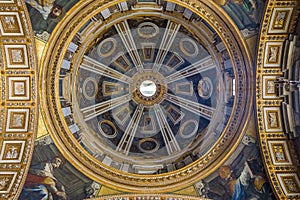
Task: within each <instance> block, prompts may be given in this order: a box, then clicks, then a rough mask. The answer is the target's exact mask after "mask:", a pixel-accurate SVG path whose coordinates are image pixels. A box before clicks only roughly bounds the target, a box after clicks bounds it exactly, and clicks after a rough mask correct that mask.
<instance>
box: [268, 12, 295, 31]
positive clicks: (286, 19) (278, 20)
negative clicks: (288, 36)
mask: <svg viewBox="0 0 300 200" xmlns="http://www.w3.org/2000/svg"><path fill="white" fill-rule="evenodd" d="M292 11H293V8H274V9H273V13H272V17H271V22H270V26H269V30H268V33H287V31H288V27H289V24H290V20H291V15H292Z"/></svg>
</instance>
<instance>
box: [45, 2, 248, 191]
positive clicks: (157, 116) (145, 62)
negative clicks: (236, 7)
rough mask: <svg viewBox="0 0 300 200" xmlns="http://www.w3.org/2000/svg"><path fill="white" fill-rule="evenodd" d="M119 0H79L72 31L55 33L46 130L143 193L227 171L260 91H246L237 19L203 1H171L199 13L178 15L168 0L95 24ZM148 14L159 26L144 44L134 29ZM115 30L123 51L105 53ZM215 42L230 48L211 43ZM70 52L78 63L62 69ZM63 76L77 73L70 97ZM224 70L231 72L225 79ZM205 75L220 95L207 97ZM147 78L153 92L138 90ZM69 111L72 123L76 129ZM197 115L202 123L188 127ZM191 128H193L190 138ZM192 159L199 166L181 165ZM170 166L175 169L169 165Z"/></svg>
mask: <svg viewBox="0 0 300 200" xmlns="http://www.w3.org/2000/svg"><path fill="white" fill-rule="evenodd" d="M118 2H121V1H114V2H111V3H107V4H104V3H103V2H98V1H92V0H89V1H83V2H80V3H79V4H78V5H77V6H76V7H75V8H74V10H73V12H72V13H70V15H68V16H66V18H65V19H63V20H62V22H61V23H60V26H59V27H64V28H63V29H59V30H58V29H57V30H56V31H55V32H54V34H53V35H52V37H51V38H50V41H49V48H48V51H47V53H46V54H47V55H46V56H45V60H43V69H42V78H41V79H40V80H43V81H41V90H42V92H43V95H42V96H45V97H46V98H45V99H42V109H43V111H44V112H43V113H44V115H45V119H46V120H47V121H46V123H47V127H48V128H49V131H50V133H51V135H52V137H53V140H54V142H55V143H56V145H57V146H58V148H59V149H60V151H61V152H62V154H63V155H64V156H65V157H66V158H67V159H68V160H69V161H70V162H71V163H72V164H73V165H74V166H75V167H76V168H80V169H81V171H82V172H83V173H84V174H86V175H87V176H88V177H90V178H92V179H93V180H95V181H98V182H105V183H106V184H108V185H110V186H112V187H117V188H118V189H120V190H124V191H135V192H144V188H145V187H147V191H152V192H165V191H172V190H176V189H178V188H181V187H184V186H188V185H190V184H191V183H193V182H196V181H198V180H199V179H202V178H204V177H206V176H208V175H209V174H210V173H211V172H213V171H214V170H215V169H216V168H217V167H219V166H220V165H221V164H222V163H223V162H224V161H225V160H226V159H227V158H228V157H229V156H230V154H231V153H232V152H233V151H234V149H235V148H236V146H237V143H238V141H239V140H241V138H242V133H243V131H244V129H245V127H244V126H245V124H246V123H245V121H247V119H248V117H249V109H250V107H251V104H252V90H251V89H249V88H246V87H248V86H249V85H250V84H249V82H250V81H251V80H252V79H251V78H252V72H251V71H248V68H247V65H249V64H250V62H249V57H248V54H247V53H245V52H247V51H246V49H245V45H244V43H243V41H242V39H241V38H240V35H239V34H238V33H233V32H232V30H230V29H229V28H227V27H232V24H231V23H230V21H223V19H226V18H225V17H224V18H223V19H222V18H220V14H221V15H223V14H224V13H222V11H220V10H218V9H217V8H216V7H214V6H213V5H212V4H211V3H206V2H205V1H199V2H194V3H193V5H189V4H185V3H183V1H179V0H178V1H175V0H174V1H171V2H172V3H175V4H176V3H178V4H179V5H181V6H183V8H184V9H187V8H188V9H190V10H191V11H193V12H194V15H193V17H196V19H194V20H192V19H190V21H188V20H186V17H185V16H181V17H179V16H180V15H179V13H182V12H179V11H178V12H177V11H176V10H174V11H171V12H165V11H164V10H166V7H167V6H168V3H170V1H168V2H166V1H163V2H162V4H161V5H160V6H162V7H165V9H156V8H153V9H150V8H149V7H145V8H143V9H144V10H143V12H139V11H137V10H135V9H129V10H127V11H125V12H122V13H111V16H110V17H108V18H106V19H104V18H99V19H98V21H97V22H95V20H94V19H97V16H98V15H99V14H100V13H101V11H103V10H104V9H105V8H108V7H110V6H113V5H114V4H116V3H118ZM128 5H129V4H128ZM139 6H140V5H139ZM185 7H186V8H185ZM214 10H218V11H220V12H219V13H218V14H216V13H215V11H214ZM145 15H146V16H147V22H151V23H153V24H155V25H156V26H158V27H159V28H158V33H157V34H152V35H153V36H152V37H149V38H146V40H144V39H145V38H144V37H143V36H142V35H140V36H138V35H139V34H135V33H137V32H138V27H139V25H140V24H142V23H144V22H145V18H144V17H145ZM92 18H93V20H90V19H92ZM102 20H104V22H105V23H103V21H102ZM202 21H205V22H206V23H202ZM70 22H72V23H70ZM192 22H193V23H192ZM70 24H75V26H73V25H72V26H71V25H70ZM104 24H105V25H104ZM140 26H141V25H140ZM199 26H200V27H201V26H205V30H207V31H208V30H213V32H203V31H204V29H201V28H198V27H199ZM82 27H86V30H87V31H86V32H90V31H92V32H93V34H92V35H87V36H86V37H82V38H80V37H79V35H80V34H84V33H85V30H83V29H81V28H82ZM79 30H80V33H79ZM150 32H151V31H150ZM155 33H156V31H155ZM150 35H151V34H150ZM107 36H108V37H110V38H114V39H115V40H116V41H117V47H116V49H114V51H115V53H112V55H108V56H107V57H105V58H103V57H101V56H100V57H99V55H98V54H97V48H96V47H97V45H99V44H101V41H105V39H106V38H107ZM210 36H211V38H210ZM78 37H79V38H78ZM198 37H199V38H198ZM143 38H144V39H143ZM182 38H189V39H190V40H191V41H193V42H195V44H196V45H197V48H201V52H200V51H199V52H198V55H197V56H196V57H192V56H190V55H186V54H185V53H184V52H180V51H178V50H180V40H181V39H182ZM216 38H217V40H216V41H219V42H223V43H224V46H225V49H223V50H218V49H217V48H211V47H210V46H211V43H210V41H212V39H216ZM76 41H77V42H78V41H79V43H80V44H79V43H76ZM157 41H160V42H157ZM239 44H242V45H239ZM214 45H216V44H214ZM67 51H68V52H70V51H71V52H73V57H72V60H71V66H70V68H69V69H66V68H62V67H58V66H61V65H62V62H63V59H64V55H65V54H66V52H67ZM191 52H192V51H191ZM114 54H116V55H114ZM223 54H224V55H227V56H226V58H228V59H230V60H227V63H228V62H230V63H231V64H230V65H229V66H225V65H224V60H222V59H223V58H224V57H225V56H223ZM117 55H121V56H117ZM116 57H117V59H113V58H116ZM244 58H245V59H244ZM64 74H70V76H72V78H71V79H70V80H72V82H71V83H70V88H71V91H70V94H71V98H70V97H68V96H60V94H65V93H63V91H60V90H63V88H62V87H60V85H59V84H61V82H63V81H58V80H61V79H64ZM226 74H230V76H228V78H223V77H224V76H225V75H226ZM89 77H93V78H94V79H95V80H97V81H98V82H97V84H98V93H97V95H95V96H94V98H93V99H91V98H90V99H89V98H86V97H85V95H84V94H83V93H82V92H81V91H82V87H83V83H84V81H85V80H86V79H88V78H89ZM205 77H209V79H210V80H211V82H212V87H210V88H211V90H212V94H211V95H203V96H201V95H200V94H201V93H200V94H199V91H198V85H199V81H200V80H201V79H204V78H205ZM145 81H150V82H146V85H147V83H148V84H149V83H151V84H152V83H154V84H155V86H156V89H155V90H151V91H150V92H153V91H155V92H154V94H152V93H151V95H149V96H147V95H143V93H142V92H141V90H140V88H141V85H142V84H143V83H145ZM225 81H232V82H233V81H234V82H235V94H233V93H231V94H229V95H228V93H230V91H232V88H230V86H231V85H232V84H230V83H226V84H225ZM65 82H66V81H65ZM57 84H58V85H57ZM151 84H150V85H151ZM152 85H153V84H152ZM211 90H209V93H210V91H211ZM205 94H206V93H205ZM225 94H226V98H225ZM208 96H209V97H208ZM153 97H154V98H153ZM204 97H207V98H204ZM147 98H148V99H147ZM148 102H151V103H150V104H149V103H148ZM65 107H71V108H72V111H73V112H72V113H71V114H70V115H69V116H64V114H63V112H62V111H61V109H63V108H65ZM242 111H243V112H242ZM65 117H68V118H72V119H73V122H74V124H72V125H71V126H72V129H71V128H70V124H68V123H67V121H66V120H65ZM191 120H192V121H193V120H195V121H196V122H195V121H193V122H192V124H189V122H190V121H191ZM101 122H102V123H101ZM104 122H107V123H104ZM108 122H109V123H108ZM112 124H113V125H112ZM193 124H194V125H195V124H197V126H198V127H197V126H196V125H195V126H193ZM99 125H100V130H102V131H103V133H105V134H103V133H102V134H101V131H99ZM104 125H108V126H107V127H105V126H104ZM189 125H191V126H189ZM74 127H75V128H74ZM113 127H114V128H113ZM190 129H191V130H192V129H194V130H192V133H193V134H188V132H189V130H190ZM195 129H197V130H196V131H195ZM115 133H117V135H116V136H115ZM237 133H238V134H237ZM75 135H76V136H77V135H80V136H81V137H75ZM101 135H103V136H104V137H101ZM111 135H112V136H114V137H113V138H112V137H111V138H110V136H111ZM95 136H97V137H95ZM107 136H109V137H107ZM154 141H155V142H154ZM156 142H157V143H156ZM94 144H97V145H94ZM95 155H101V156H97V157H95ZM186 157H189V159H192V160H193V162H192V163H191V164H189V165H186V166H184V167H178V168H176V166H182V165H179V163H181V164H182V163H184V162H183V159H185V158H186ZM167 165H173V166H174V168H175V169H174V170H173V171H168V169H167V167H166V166H167ZM116 166H117V167H116Z"/></svg>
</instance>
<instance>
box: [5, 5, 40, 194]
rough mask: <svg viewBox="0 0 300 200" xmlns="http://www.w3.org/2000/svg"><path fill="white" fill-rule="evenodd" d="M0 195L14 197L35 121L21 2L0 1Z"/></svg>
mask: <svg viewBox="0 0 300 200" xmlns="http://www.w3.org/2000/svg"><path fill="white" fill-rule="evenodd" d="M0 60H1V61H0V71H1V73H0V76H1V79H0V90H1V93H0V101H1V103H0V115H1V123H0V147H1V148H0V182H1V184H0V198H1V199H17V198H18V196H19V194H20V192H21V190H22V187H23V184H24V182H25V179H26V175H27V171H28V168H29V165H30V161H31V157H32V152H33V148H34V140H35V137H36V132H37V120H38V107H37V106H38V88H37V84H38V69H37V59H36V49H35V44H34V36H33V32H32V29H31V22H30V19H29V17H28V13H27V8H26V5H25V2H23V1H21V0H1V1H0Z"/></svg>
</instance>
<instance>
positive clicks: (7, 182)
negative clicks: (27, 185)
mask: <svg viewBox="0 0 300 200" xmlns="http://www.w3.org/2000/svg"><path fill="white" fill-rule="evenodd" d="M16 176H17V172H0V194H3V193H9V192H10V190H11V188H12V186H13V184H14V182H15V179H16Z"/></svg>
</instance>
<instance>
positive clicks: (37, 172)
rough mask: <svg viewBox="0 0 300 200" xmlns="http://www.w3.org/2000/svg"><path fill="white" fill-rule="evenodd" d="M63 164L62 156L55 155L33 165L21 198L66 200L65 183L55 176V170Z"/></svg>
mask: <svg viewBox="0 0 300 200" xmlns="http://www.w3.org/2000/svg"><path fill="white" fill-rule="evenodd" d="M62 164H63V160H62V158H60V157H54V158H53V159H51V160H50V161H46V162H41V163H38V164H37V165H33V166H31V167H30V169H29V173H28V175H27V179H26V182H25V185H24V188H23V191H22V193H21V195H20V199H22V200H54V199H57V200H66V199H67V196H66V193H65V189H64V187H63V185H61V184H60V183H59V182H58V180H57V179H56V178H55V177H54V171H55V170H57V169H58V168H59V167H61V166H62Z"/></svg>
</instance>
